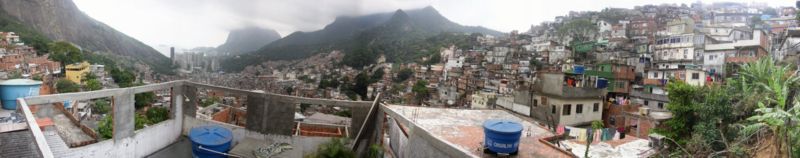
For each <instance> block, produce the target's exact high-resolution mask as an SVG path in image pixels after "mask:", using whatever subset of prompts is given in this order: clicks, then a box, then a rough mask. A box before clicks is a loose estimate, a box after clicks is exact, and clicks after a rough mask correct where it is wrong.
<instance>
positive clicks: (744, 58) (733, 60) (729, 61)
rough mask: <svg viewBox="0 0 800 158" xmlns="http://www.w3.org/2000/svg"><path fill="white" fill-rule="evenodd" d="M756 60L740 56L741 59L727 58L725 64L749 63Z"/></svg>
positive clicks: (755, 58)
mask: <svg viewBox="0 0 800 158" xmlns="http://www.w3.org/2000/svg"><path fill="white" fill-rule="evenodd" d="M756 60H758V58H757V57H749V56H741V57H727V58H725V63H749V62H753V61H756Z"/></svg>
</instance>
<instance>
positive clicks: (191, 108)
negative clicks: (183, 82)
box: [183, 86, 197, 117]
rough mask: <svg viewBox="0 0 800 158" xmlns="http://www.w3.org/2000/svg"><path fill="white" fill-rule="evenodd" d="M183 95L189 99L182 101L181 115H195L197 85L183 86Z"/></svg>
mask: <svg viewBox="0 0 800 158" xmlns="http://www.w3.org/2000/svg"><path fill="white" fill-rule="evenodd" d="M183 91H184V93H183V95H184V96H186V99H187V100H189V101H187V102H184V103H183V115H186V116H189V117H195V115H197V87H192V86H184V87H183Z"/></svg>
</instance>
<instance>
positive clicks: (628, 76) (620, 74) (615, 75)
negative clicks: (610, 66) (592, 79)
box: [586, 70, 636, 80]
mask: <svg viewBox="0 0 800 158" xmlns="http://www.w3.org/2000/svg"><path fill="white" fill-rule="evenodd" d="M586 76H597V77H602V78H607V79H621V80H634V79H635V78H636V73H634V72H633V71H630V70H629V71H614V72H609V71H596V70H586Z"/></svg>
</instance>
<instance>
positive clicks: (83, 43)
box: [0, 0, 171, 73]
mask: <svg viewBox="0 0 800 158" xmlns="http://www.w3.org/2000/svg"><path fill="white" fill-rule="evenodd" d="M0 8H2V11H3V12H4V14H7V15H9V16H11V17H12V18H15V19H16V20H19V21H20V22H21V23H22V24H23V25H26V26H28V27H30V28H32V29H33V30H35V31H38V32H40V33H42V34H43V35H45V36H47V37H48V38H50V39H52V40H55V41H59V40H63V41H68V42H71V43H74V44H77V45H78V46H80V47H82V48H83V49H85V50H91V51H99V52H104V53H110V54H114V55H118V56H122V57H125V58H127V59H130V60H135V61H138V62H142V63H145V64H147V65H150V66H151V67H152V68H153V69H154V70H155V71H157V72H161V73H165V72H169V71H171V70H170V67H171V64H170V61H169V58H167V57H166V56H164V55H162V54H160V53H159V52H158V51H156V50H155V49H153V48H151V47H150V46H147V45H145V44H144V43H142V42H140V41H138V40H136V39H133V38H131V37H129V36H128V35H125V34H123V33H121V32H119V31H117V30H115V29H114V28H111V27H109V26H108V25H106V24H104V23H102V22H100V21H97V20H94V19H93V18H91V17H89V16H87V15H86V14H84V13H83V12H81V11H80V10H79V9H78V8H77V7H76V6H75V4H74V3H72V1H71V0H10V1H6V0H4V1H0Z"/></svg>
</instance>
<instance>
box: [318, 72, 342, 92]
mask: <svg viewBox="0 0 800 158" xmlns="http://www.w3.org/2000/svg"><path fill="white" fill-rule="evenodd" d="M328 87H331V88H338V87H339V79H338V78H337V77H335V76H333V75H322V79H321V80H320V81H319V85H318V88H319V89H325V88H328Z"/></svg>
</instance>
